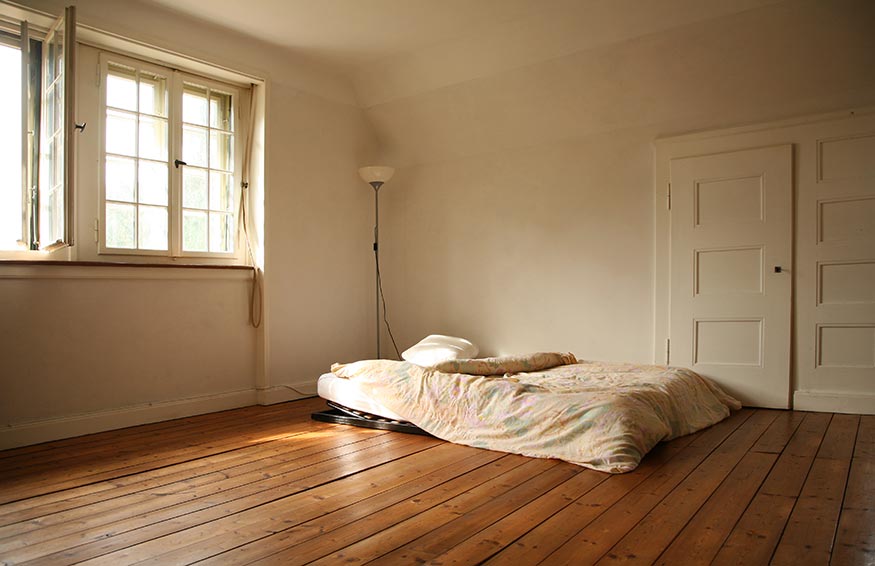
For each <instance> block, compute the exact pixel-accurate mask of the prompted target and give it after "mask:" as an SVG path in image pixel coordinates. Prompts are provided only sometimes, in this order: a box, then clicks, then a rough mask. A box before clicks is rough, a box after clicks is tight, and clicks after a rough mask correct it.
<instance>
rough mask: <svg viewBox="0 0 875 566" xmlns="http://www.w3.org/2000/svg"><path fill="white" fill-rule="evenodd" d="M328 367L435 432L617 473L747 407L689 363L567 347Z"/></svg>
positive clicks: (468, 442) (458, 440) (462, 441)
mask: <svg viewBox="0 0 875 566" xmlns="http://www.w3.org/2000/svg"><path fill="white" fill-rule="evenodd" d="M331 369H332V372H333V373H334V374H335V375H337V376H338V377H342V378H346V379H353V380H356V382H357V384H358V385H359V387H360V388H361V389H362V390H363V391H365V392H366V393H367V394H368V395H370V396H371V397H372V398H374V399H376V400H379V402H380V403H382V404H383V405H384V406H385V407H387V408H388V409H391V410H392V411H394V412H395V413H397V414H398V415H401V416H403V417H404V418H405V419H407V420H408V421H410V422H412V423H413V424H415V425H417V426H419V427H420V428H422V429H423V430H425V431H427V432H429V433H431V434H432V435H434V436H436V437H438V438H441V439H444V440H448V441H450V442H456V443H459V444H466V445H469V446H475V447H479V448H488V449H491V450H500V451H504V452H512V453H516V454H523V455H526V456H533V457H537V458H558V459H561V460H565V461H568V462H572V463H574V464H579V465H581V466H586V467H588V468H592V469H595V470H600V471H605V472H612V473H622V472H628V471H631V470H633V469H635V468H636V467H637V466H638V464H639V462H640V461H641V458H643V457H644V455H645V454H647V452H648V451H649V450H650V449H651V448H653V447H654V446H655V445H656V444H657V443H658V442H660V441H662V440H670V439H672V438H675V437H678V436H683V435H685V434H690V433H692V432H695V431H697V430H700V429H702V428H705V427H708V426H710V425H713V424H715V423H717V422H719V421H721V420H723V419H724V418H726V417H727V416H728V415H729V412H730V410H731V409H739V408H741V404H740V403H739V402H738V401H737V400H736V399H734V398H732V397H730V396H729V395H727V394H726V393H724V392H723V391H721V390H720V388H719V387H717V386H716V385H715V384H713V383H712V382H710V381H709V380H707V379H705V378H703V377H702V376H700V375H698V374H696V373H695V372H692V371H690V370H687V369H682V368H670V367H664V366H648V365H637V364H628V363H605V362H587V361H579V360H577V359H576V358H575V357H574V356H573V355H572V354H562V353H549V352H548V353H539V354H531V355H527V356H514V357H504V358H486V359H481V360H456V361H452V362H444V363H442V364H438V365H437V366H434V367H420V366H417V365H414V364H411V363H409V362H396V361H391V360H365V361H360V362H355V363H351V364H335V365H334V366H332V368H331Z"/></svg>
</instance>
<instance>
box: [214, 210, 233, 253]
mask: <svg viewBox="0 0 875 566" xmlns="http://www.w3.org/2000/svg"><path fill="white" fill-rule="evenodd" d="M232 229H233V227H232V225H231V215H230V214H223V213H221V212H211V213H210V251H211V252H224V253H229V252H232V251H234V244H233V241H232V234H233V232H232Z"/></svg>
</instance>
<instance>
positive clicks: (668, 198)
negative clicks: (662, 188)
mask: <svg viewBox="0 0 875 566" xmlns="http://www.w3.org/2000/svg"><path fill="white" fill-rule="evenodd" d="M665 205H666V208H668V209H669V210H671V183H669V184H668V192H667V193H666V195H665Z"/></svg>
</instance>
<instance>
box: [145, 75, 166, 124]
mask: <svg viewBox="0 0 875 566" xmlns="http://www.w3.org/2000/svg"><path fill="white" fill-rule="evenodd" d="M140 112H143V113H145V114H155V115H157V116H167V79H165V78H164V77H162V76H161V75H154V74H152V73H147V72H142V73H140Z"/></svg>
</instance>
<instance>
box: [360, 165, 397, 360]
mask: <svg viewBox="0 0 875 566" xmlns="http://www.w3.org/2000/svg"><path fill="white" fill-rule="evenodd" d="M394 174H395V169H393V168H392V167H386V166H384V165H371V166H369V167H362V168H361V169H359V175H361V178H362V179H364V181H365V182H366V183H367V184H369V185H370V186H371V187H373V189H374V267H375V273H374V277H375V285H374V286H375V288H376V289H375V292H376V307H377V321H376V325H377V359H380V285H381V282H380V187H382V186H383V185H384V184H386V183H388V182H389V179H391V178H392V175H394Z"/></svg>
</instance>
